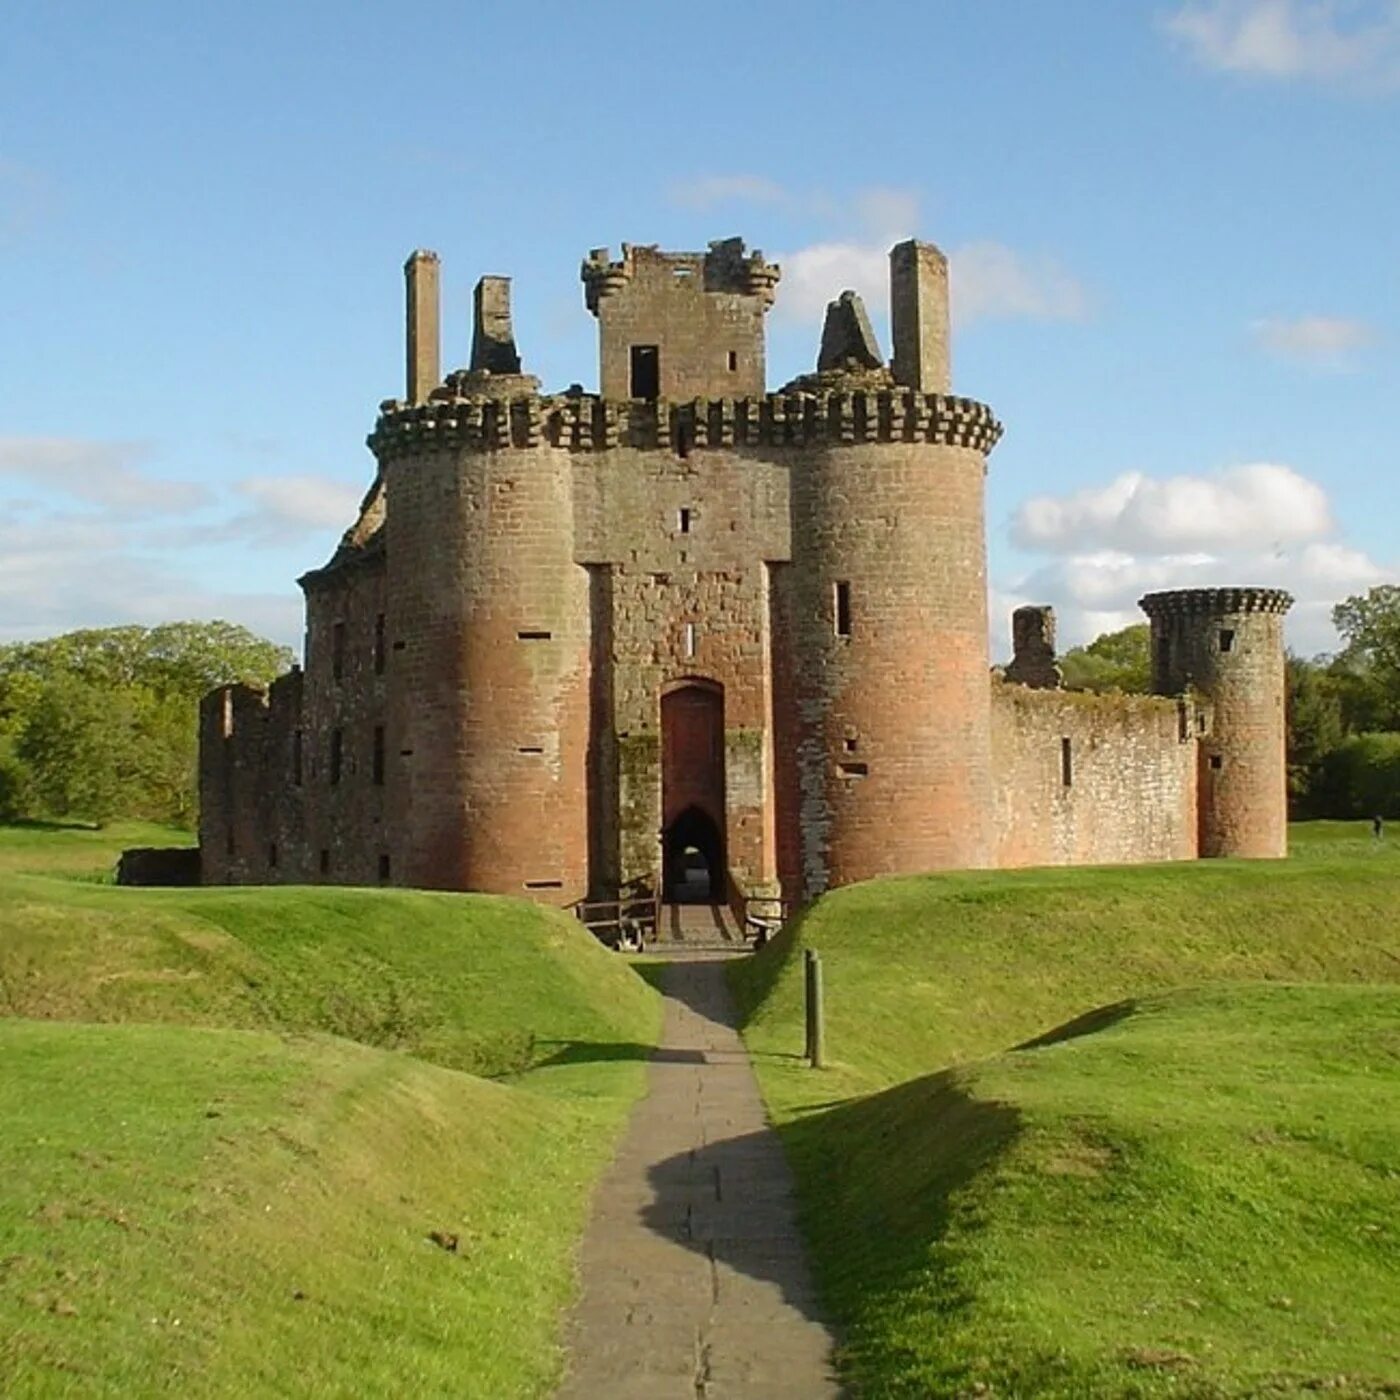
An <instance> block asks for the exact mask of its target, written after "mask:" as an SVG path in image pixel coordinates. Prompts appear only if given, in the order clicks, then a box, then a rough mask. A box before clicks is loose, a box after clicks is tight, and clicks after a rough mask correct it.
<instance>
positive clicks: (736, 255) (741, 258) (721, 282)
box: [579, 238, 782, 316]
mask: <svg viewBox="0 0 1400 1400" xmlns="http://www.w3.org/2000/svg"><path fill="white" fill-rule="evenodd" d="M649 271H655V272H657V273H659V274H661V275H664V276H666V277H670V278H690V277H696V278H698V281H699V286H700V290H702V291H706V292H730V293H733V294H735V295H737V296H751V297H758V298H759V299H760V300H761V301H762V302H763V305H764V306H765V307H768V306H771V305H772V304H773V298H774V297H775V296H776V294H777V286H778V279H779V277H780V276H781V275H782V274H781V271H780V269H779V267H778V264H777V263H770V262H769V261H768V260H767V259H766V258H765V257H764V256H763V253H762V251H761V250H760V249H758V248H755V249H754V250H753V251H752V252H751V253H745V251H744V240H743V239H742V238H721V239H717V240H715V241H714V242H712V243H711V244H710V249H709V252H707V253H663V252H662V251H661V250H660V248H659V247H658V246H657V245H656V244H654V243H652V244H633V243H624V244H623V245H622V257H621V258H620V259H619V260H617V261H613V260H612V259H610V258H609V256H608V249H606V248H594V249H592V250H591V251H590V252H589V254H588V256H587V257H586V258H585V259H584V260H583V265H582V267H581V268H580V271H579V275H580V276H581V277H582V279H583V290H584V300H585V302H586V304H587V306H588V309H589V310H590V311H591V312H593V314H594V315H595V316H596V315H597V314H598V303H599V302H600V301H602V300H603V298H604V297H609V296H615V295H617V294H618V293H619V292H623V291H626V290H627V288H628V287H629V286H631V284H632V283H633V281H634V280H635V279H636V278H637V276H638V274H639V272H643V273H644V272H649Z"/></svg>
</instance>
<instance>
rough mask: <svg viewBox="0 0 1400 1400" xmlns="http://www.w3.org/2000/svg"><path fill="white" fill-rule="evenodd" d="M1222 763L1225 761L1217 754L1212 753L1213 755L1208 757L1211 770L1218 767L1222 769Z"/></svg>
mask: <svg viewBox="0 0 1400 1400" xmlns="http://www.w3.org/2000/svg"><path fill="white" fill-rule="evenodd" d="M1224 762H1225V760H1224V759H1223V758H1222V757H1221V756H1220V755H1219V754H1218V753H1213V754H1211V756H1210V766H1211V767H1212V768H1220V767H1223V765H1224Z"/></svg>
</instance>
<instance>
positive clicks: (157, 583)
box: [0, 517, 301, 646]
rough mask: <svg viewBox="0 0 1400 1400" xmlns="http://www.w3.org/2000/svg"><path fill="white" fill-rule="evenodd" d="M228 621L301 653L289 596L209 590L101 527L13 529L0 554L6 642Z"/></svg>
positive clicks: (69, 521)
mask: <svg viewBox="0 0 1400 1400" xmlns="http://www.w3.org/2000/svg"><path fill="white" fill-rule="evenodd" d="M217 617H222V618H227V619H229V620H230V621H233V622H241V623H243V624H244V625H245V626H248V627H251V628H252V629H253V630H254V631H255V632H257V633H259V634H260V635H262V636H267V637H271V638H272V639H273V640H274V641H278V642H284V643H286V644H288V645H293V646H299V644H300V638H301V602H300V599H299V598H298V596H297V594H296V592H295V590H294V589H291V588H288V590H287V591H286V592H285V593H277V594H268V593H248V594H237V593H229V592H221V591H217V590H211V589H208V588H205V587H204V586H202V585H201V584H200V582H199V581H198V580H197V579H193V578H190V577H187V576H185V575H184V574H182V573H181V572H180V571H179V570H177V569H176V568H174V567H173V566H172V565H171V564H170V563H168V562H167V561H164V560H161V559H159V558H153V557H150V556H147V555H143V554H141V553H139V552H137V551H136V550H134V549H132V548H130V547H129V546H128V545H127V543H126V541H125V539H124V537H123V536H122V535H121V533H120V532H114V531H113V530H112V529H111V528H110V526H108V525H107V524H105V523H103V522H102V521H100V520H88V519H81V518H77V517H68V518H64V519H57V518H50V519H47V520H44V521H40V522H20V523H18V524H13V523H12V524H11V526H10V528H8V529H7V530H6V534H5V549H4V551H3V552H0V640H5V641H16V640H27V639H32V638H36V637H49V636H53V635H55V634H57V633H60V632H67V631H71V630H72V629H74V628H77V627H105V626H115V625H118V624H121V623H141V624H145V625H154V624H155V623H158V622H170V621H176V620H181V619H191V618H193V619H208V618H217Z"/></svg>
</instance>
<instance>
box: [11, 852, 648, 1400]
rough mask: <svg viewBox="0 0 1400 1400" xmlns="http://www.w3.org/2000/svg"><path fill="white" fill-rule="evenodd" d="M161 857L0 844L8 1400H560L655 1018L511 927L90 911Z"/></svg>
mask: <svg viewBox="0 0 1400 1400" xmlns="http://www.w3.org/2000/svg"><path fill="white" fill-rule="evenodd" d="M167 839H168V833H159V832H155V831H151V830H149V829H148V830H145V831H143V832H141V833H139V834H138V833H136V832H133V831H132V830H131V829H130V828H117V829H115V830H114V831H113V832H111V833H109V834H108V835H107V836H105V837H104V835H103V834H102V833H96V834H94V833H86V832H73V833H66V832H42V833H41V832H36V831H35V830H33V829H24V828H21V829H10V830H5V831H0V1014H3V1016H4V1017H5V1018H8V1019H0V1063H3V1065H4V1067H5V1070H4V1073H3V1075H0V1122H3V1123H4V1125H5V1131H4V1133H3V1134H0V1183H3V1185H0V1391H3V1392H4V1393H6V1394H23V1395H42V1394H60V1393H95V1392H99V1391H100V1392H104V1393H106V1392H110V1393H131V1394H148V1393H155V1392H172V1391H179V1392H181V1393H185V1394H233V1393H313V1392H314V1393H326V1394H332V1393H341V1394H352V1393H353V1394H441V1393H448V1392H450V1393H454V1394H468V1395H481V1396H493V1397H494V1396H509V1395H521V1394H535V1393H540V1392H542V1391H543V1390H545V1389H547V1388H548V1385H549V1384H550V1382H551V1380H552V1379H553V1378H554V1376H555V1374H556V1371H557V1365H558V1357H557V1352H556V1350H555V1348H554V1346H553V1341H554V1335H555V1330H556V1328H557V1323H558V1316H559V1309H560V1307H561V1306H562V1305H563V1304H564V1303H565V1302H566V1301H567V1299H568V1296H569V1292H570V1288H571V1274H570V1264H571V1259H570V1255H571V1251H572V1248H573V1245H574V1242H575V1240H576V1239H577V1236H578V1233H579V1230H580V1229H581V1227H582V1224H583V1220H584V1217H585V1212H586V1207H587V1196H588V1191H589V1188H590V1186H591V1184H592V1182H593V1180H594V1179H595V1177H596V1175H597V1173H598V1172H599V1171H600V1170H601V1168H602V1166H603V1164H604V1162H605V1160H606V1158H607V1156H608V1153H609V1151H610V1148H611V1145H612V1141H613V1139H614V1137H615V1134H616V1132H617V1130H618V1129H619V1128H620V1127H621V1124H622V1121H623V1118H624V1116H625V1113H626V1110H627V1108H628V1106H629V1105H630V1103H631V1102H632V1100H633V1099H634V1098H635V1096H636V1094H637V1093H638V1092H640V1089H641V1087H642V1073H643V1067H642V1064H641V1063H640V1059H639V1055H640V1053H641V1051H640V1050H639V1049H638V1048H637V1047H645V1046H647V1045H648V1044H650V1043H651V1041H652V1039H653V1037H654V1033H655V1029H656V1024H657V1004H656V998H655V996H654V994H653V993H652V992H651V991H650V989H649V988H647V987H646V986H645V984H644V983H643V982H642V981H641V979H639V978H638V977H636V976H635V974H634V973H632V972H631V971H630V969H629V968H628V967H627V966H626V964H625V962H623V960H621V959H618V958H616V957H614V956H613V955H611V954H608V953H606V952H605V951H604V950H602V949H601V948H599V947H598V946H597V945H596V944H595V943H593V941H592V940H591V939H589V938H588V937H587V936H586V935H584V934H583V933H582V931H581V930H580V929H579V928H578V927H577V926H576V925H574V924H573V923H572V921H571V920H569V919H568V918H567V917H565V916H563V915H556V914H553V913H550V912H546V911H542V910H537V909H533V908H531V907H529V906H526V905H523V904H518V903H515V902H513V901H509V900H500V899H490V898H481V897H463V896H449V895H432V894H421V893H409V892H402V891H369V890H345V889H331V888H325V887H322V888H315V889H311V888H308V889H282V890H271V889H210V890H122V889H115V888H110V887H103V886H101V885H99V884H97V883H95V882H96V881H97V880H98V879H99V878H100V877H101V874H102V872H103V871H104V870H105V869H107V868H108V866H109V865H110V862H111V859H112V858H113V849H112V848H113V847H115V846H119V845H122V844H130V843H131V841H133V840H142V841H165V840H167ZM79 851H81V852H82V854H79ZM34 870H49V871H54V870H61V871H63V872H64V873H65V874H66V875H67V876H69V877H70V878H66V879H59V878H53V877H52V876H51V875H34V874H25V873H20V872H23V871H34ZM356 1042H358V1043H356ZM488 1076H489V1077H488Z"/></svg>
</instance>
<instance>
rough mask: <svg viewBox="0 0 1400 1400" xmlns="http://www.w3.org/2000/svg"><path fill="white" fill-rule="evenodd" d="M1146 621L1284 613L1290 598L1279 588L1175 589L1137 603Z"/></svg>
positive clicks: (1154, 594) (1153, 594)
mask: <svg viewBox="0 0 1400 1400" xmlns="http://www.w3.org/2000/svg"><path fill="white" fill-rule="evenodd" d="M1138 606H1139V607H1141V608H1142V610H1143V612H1145V613H1146V614H1147V615H1148V617H1152V618H1156V617H1169V616H1196V617H1215V616H1218V615H1220V614H1222V613H1279V614H1280V615H1281V614H1283V613H1286V612H1287V611H1288V610H1289V608H1291V607H1292V606H1293V595H1292V594H1291V593H1287V592H1285V591H1284V590H1283V589H1281V588H1179V589H1175V590H1173V591H1170V592H1165V593H1149V594H1148V595H1147V596H1146V597H1145V598H1142V599H1140V600H1139V602H1138Z"/></svg>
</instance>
